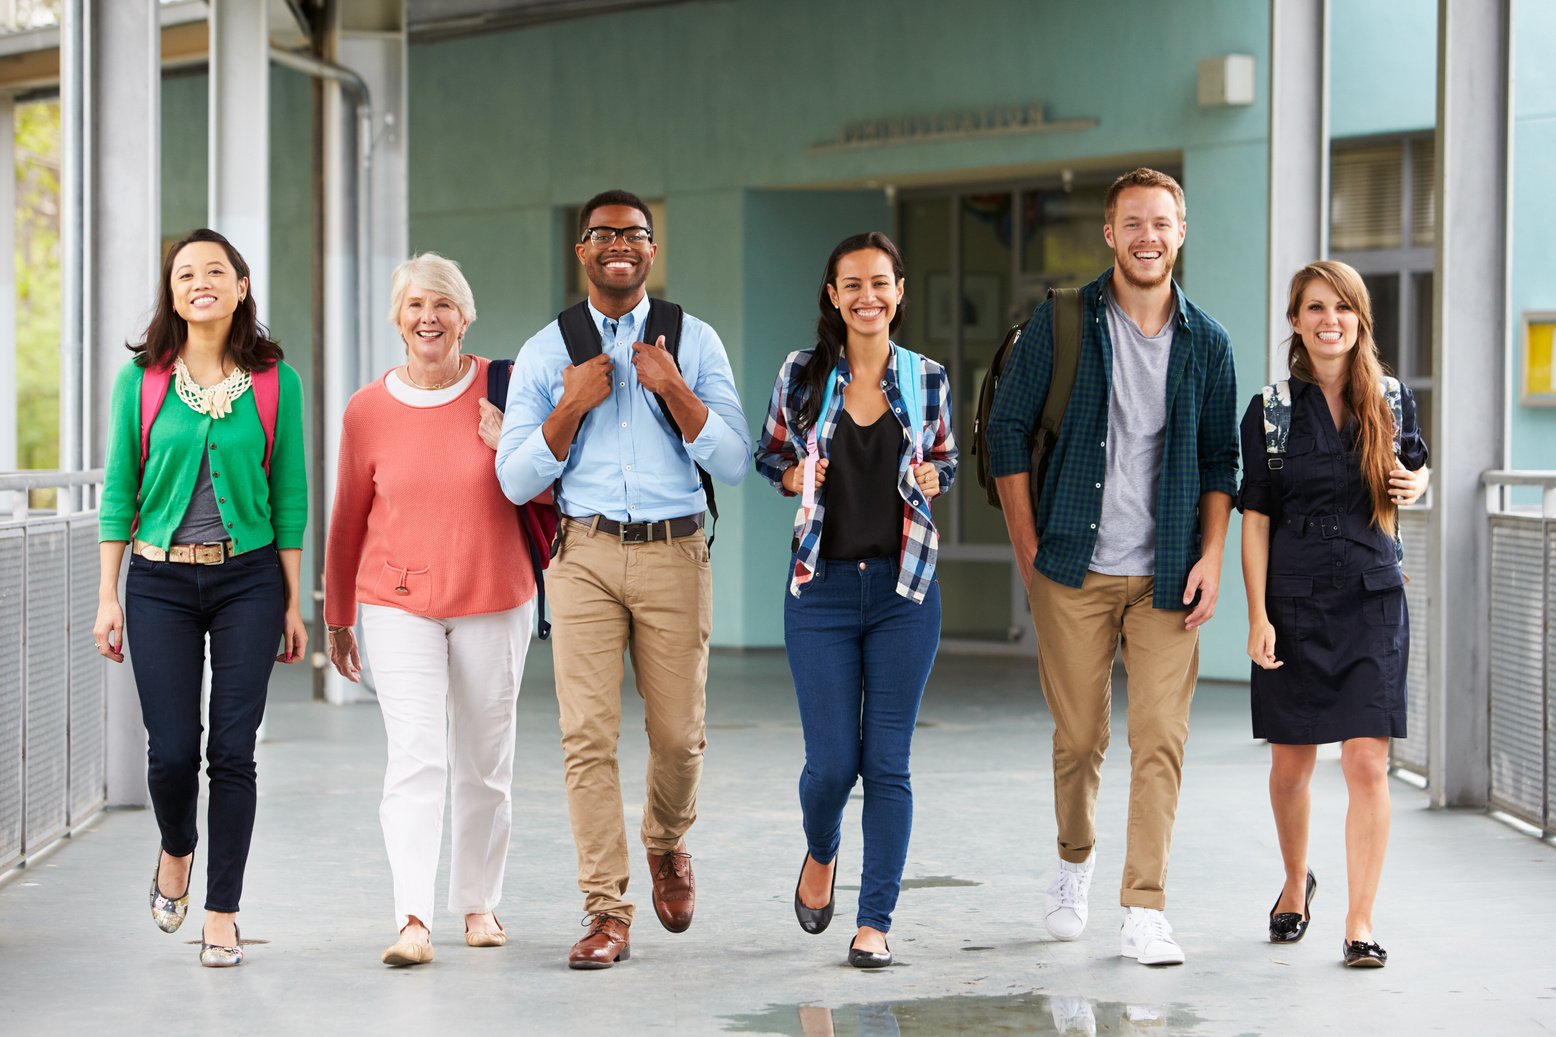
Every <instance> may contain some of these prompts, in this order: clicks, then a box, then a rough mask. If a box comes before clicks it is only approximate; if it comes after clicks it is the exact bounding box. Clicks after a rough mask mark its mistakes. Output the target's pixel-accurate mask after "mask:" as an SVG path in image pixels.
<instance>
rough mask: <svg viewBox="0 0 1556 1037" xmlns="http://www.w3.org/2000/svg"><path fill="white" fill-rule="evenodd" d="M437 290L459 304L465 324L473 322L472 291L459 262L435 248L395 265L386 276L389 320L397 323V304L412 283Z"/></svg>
mask: <svg viewBox="0 0 1556 1037" xmlns="http://www.w3.org/2000/svg"><path fill="white" fill-rule="evenodd" d="M413 285H414V286H415V287H417V288H425V289H427V290H428V291H433V292H437V293H438V294H439V295H441V296H444V297H445V298H447V299H450V300H452V301H453V303H454V305H455V306H457V307H459V315H460V316H461V317H463V318H464V319H465V323H466V324H474V323H475V295H474V294H473V293H472V292H471V291H470V282H469V281H466V280H465V275H464V274H463V273H461V272H460V269H459V264H458V263H456V262H454V261H453V260H452V259H448V258H445V257H443V256H440V255H438V254H437V253H436V252H422V253H420V254H419V255H414V256H412V257H411V258H410V259H407V260H406V261H405V262H403V263H401V264H400V265H399V266H397V267H395V268H394V274H393V275H392V276H391V277H390V279H389V323H390V324H399V322H400V304H401V303H403V302H404V301H405V293H406V292H408V291H410V289H411V287H412V286H413Z"/></svg>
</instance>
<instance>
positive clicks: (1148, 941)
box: [1119, 907, 1183, 965]
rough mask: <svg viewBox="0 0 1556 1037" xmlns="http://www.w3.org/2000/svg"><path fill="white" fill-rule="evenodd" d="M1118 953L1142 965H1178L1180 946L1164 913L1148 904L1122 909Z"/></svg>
mask: <svg viewBox="0 0 1556 1037" xmlns="http://www.w3.org/2000/svg"><path fill="white" fill-rule="evenodd" d="M1119 953H1120V954H1122V955H1123V956H1124V957H1126V958H1135V959H1136V960H1138V961H1139V962H1140V964H1142V965H1182V964H1183V948H1182V947H1179V946H1178V941H1177V940H1174V939H1173V938H1172V926H1170V925H1168V924H1167V916H1166V915H1164V914H1162V913H1161V912H1160V911H1153V910H1152V909H1151V908H1148V907H1130V908H1125V909H1124V933H1123V941H1122V946H1121V947H1120V949H1119Z"/></svg>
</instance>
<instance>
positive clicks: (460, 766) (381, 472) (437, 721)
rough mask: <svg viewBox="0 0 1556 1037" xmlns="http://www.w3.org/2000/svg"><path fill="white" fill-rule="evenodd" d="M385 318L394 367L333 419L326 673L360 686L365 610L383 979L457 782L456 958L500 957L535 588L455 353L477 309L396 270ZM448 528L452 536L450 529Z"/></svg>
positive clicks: (400, 955)
mask: <svg viewBox="0 0 1556 1037" xmlns="http://www.w3.org/2000/svg"><path fill="white" fill-rule="evenodd" d="M389 319H390V321H391V322H392V323H393V324H394V325H395V327H396V328H397V329H399V332H400V337H401V338H402V339H403V340H404V342H405V358H406V362H405V363H404V364H403V365H401V366H397V367H395V368H393V369H392V370H390V371H389V372H388V373H387V374H385V375H384V376H383V377H381V378H379V379H377V380H376V381H374V382H372V383H371V384H370V385H368V386H366V387H364V388H363V389H361V390H359V391H358V392H357V393H356V394H355V395H354V396H352V398H351V402H350V403H349V404H348V405H347V407H346V414H345V419H344V425H343V428H342V430H341V437H340V467H339V475H338V478H337V481H336V489H335V504H334V510H333V512H332V513H331V517H330V532H329V545H328V551H327V555H326V559H325V599H324V616H325V621H326V623H327V624H328V626H329V650H330V660H331V661H332V662H333V663H334V664H335V668H336V669H337V670H338V671H339V672H340V673H341V675H342V676H344V677H346V679H348V680H351V681H356V680H358V679H359V676H360V674H361V670H362V663H361V657H360V656H359V654H358V648H357V641H356V635H355V632H354V630H353V627H354V626H355V624H356V622H357V618H358V610H359V607H360V612H361V620H362V629H363V637H364V639H365V642H366V648H367V650H368V651H369V652H370V655H371V660H372V664H373V677H374V683H375V686H376V689H377V692H378V703H379V706H380V708H381V709H382V711H383V717H384V730H385V732H386V733H387V735H388V739H389V759H388V766H387V768H386V770H385V774H384V796H383V801H382V804H381V806H380V808H379V819H380V821H381V822H382V824H383V828H384V843H385V845H386V847H387V849H388V853H389V868H390V871H391V872H392V874H393V878H394V900H395V914H396V916H397V917H396V924H397V927H398V929H399V936H398V938H397V939H396V941H395V943H394V944H393V945H392V946H390V947H389V948H388V949H387V950H386V951H384V953H383V961H384V963H385V964H388V965H420V964H422V963H424V962H429V961H431V960H432V958H433V949H432V939H431V932H430V930H431V926H432V901H433V885H434V882H435V879H436V876H437V870H438V851H439V847H440V844H441V842H442V832H443V802H444V793H445V789H446V788H447V786H448V783H449V778H450V775H452V778H453V796H452V801H453V851H452V866H451V870H450V877H449V892H448V907H449V910H450V911H452V912H454V913H455V914H462V915H463V916H464V924H465V942H466V943H468V944H469V945H470V946H472V947H496V946H501V945H502V944H504V943H506V942H507V937H506V934H505V933H504V932H503V928H502V925H501V924H500V923H499V922H498V921H497V917H496V915H495V913H494V911H495V909H496V906H497V902H498V900H499V899H500V898H501V896H502V881H503V868H504V864H505V862H506V860H507V855H508V837H509V832H510V829H511V826H512V812H513V810H512V799H511V793H510V786H511V785H512V779H513V736H514V708H515V705H516V703H517V701H518V694H519V677H520V674H521V673H522V671H523V669H524V654H525V651H526V649H527V648H528V646H529V631H530V628H531V627H533V626H534V623H535V574H534V573H533V571H532V568H531V564H530V560H529V554H528V550H527V547H526V544H525V541H524V534H523V532H522V531H521V528H520V526H519V522H518V517H517V515H516V513H515V511H514V507H513V505H512V504H511V503H510V502H509V501H508V499H507V498H506V497H504V496H503V493H502V489H501V487H499V486H498V483H497V474H496V468H495V465H494V457H495V454H494V451H495V449H496V446H497V438H498V435H499V434H500V432H501V430H502V409H501V404H502V403H503V402H505V401H498V406H493V405H492V403H491V402H490V401H488V400H486V399H485V398H484V390H485V387H486V369H487V363H488V362H487V361H486V360H485V359H484V358H482V357H476V356H466V355H464V354H463V353H462V351H461V348H460V347H461V343H462V342H463V341H464V336H465V332H466V331H467V330H468V329H469V327H470V325H471V324H472V323H474V321H475V300H474V299H473V297H472V296H471V292H470V285H469V284H468V283H467V282H466V281H465V278H464V275H463V274H461V273H460V270H459V266H458V264H456V263H454V262H452V261H450V260H448V259H445V258H443V257H442V256H439V255H436V254H434V253H430V252H428V253H423V254H421V255H419V256H416V257H414V258H412V259H409V260H407V261H406V262H404V263H402V264H400V266H399V267H398V268H397V269H396V270H395V271H394V279H393V292H392V296H391V300H390V306H389ZM451 516H457V521H450V518H451Z"/></svg>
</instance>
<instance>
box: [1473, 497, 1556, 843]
mask: <svg viewBox="0 0 1556 1037" xmlns="http://www.w3.org/2000/svg"><path fill="white" fill-rule="evenodd" d="M1484 482H1485V485H1486V490H1487V493H1486V507H1487V511H1488V512H1489V513H1490V521H1491V574H1490V579H1491V641H1490V644H1489V645H1488V646H1487V656H1488V660H1489V665H1490V699H1491V702H1490V718H1489V720H1490V731H1489V742H1490V745H1489V752H1490V765H1491V766H1490V770H1491V788H1490V790H1489V797H1488V798H1489V801H1490V803H1491V805H1492V806H1493V807H1494V808H1495V809H1498V810H1502V811H1505V812H1507V813H1508V814H1511V815H1512V816H1514V817H1517V818H1519V819H1520V820H1522V821H1526V822H1528V823H1529V824H1531V825H1534V826H1535V827H1537V828H1539V829H1540V830H1541V831H1542V832H1545V833H1549V832H1550V831H1551V830H1552V826H1553V824H1556V790H1553V789H1552V783H1551V775H1552V771H1553V769H1556V737H1553V732H1552V723H1553V720H1556V718H1553V717H1552V710H1551V680H1552V678H1551V657H1552V649H1553V632H1552V622H1551V620H1552V617H1553V615H1556V585H1553V584H1556V580H1553V576H1556V472H1487V473H1486V475H1485V476H1484ZM1517 487H1526V488H1530V487H1532V488H1535V489H1538V490H1539V492H1540V497H1541V501H1540V503H1539V504H1515V503H1513V500H1514V491H1515V488H1517ZM1526 492H1528V491H1527V490H1526Z"/></svg>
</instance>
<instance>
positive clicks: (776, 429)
mask: <svg viewBox="0 0 1556 1037" xmlns="http://www.w3.org/2000/svg"><path fill="white" fill-rule="evenodd" d="M904 283H905V282H904V279H903V270H902V257H901V255H900V254H899V253H898V252H897V247H896V246H895V245H893V244H892V242H891V240H890V239H889V238H887V237H886V235H884V234H880V233H870V234H858V235H855V236H853V237H850V238H847V239H845V240H844V241H843V242H842V243H840V244H839V245H838V246H837V248H835V249H833V250H832V255H831V256H830V257H829V258H828V259H827V267H826V274H825V276H824V277H823V278H822V284H821V292H820V296H819V305H820V309H821V317H820V320H818V321H817V323H816V346H815V348H813V349H805V350H800V351H798V352H795V353H791V354H790V355H789V356H788V358H787V359H785V361H784V363H783V366H782V367H781V368H780V369H779V372H778V382H777V385H776V386H774V388H773V399H772V404H771V406H770V407H769V408H768V413H767V421H766V422H765V424H764V426H763V430H762V437H761V442H760V443H759V445H758V446H757V449H756V467H757V471H759V472H760V473H761V474H762V475H763V476H765V477H766V478H767V479H768V481H769V482H771V483H772V484H773V485H774V486H776V487H778V490H779V492H780V493H782V494H784V495H785V496H796V495H801V496H802V501H803V503H802V505H801V507H800V509H799V513H798V514H797V515H796V517H795V526H794V545H793V549H794V558H793V562H792V568H791V570H790V579H789V593H788V596H787V597H786V599H785V603H784V643H785V644H786V645H787V647H788V653H789V669H790V672H792V673H793V675H794V689H795V696H796V698H797V699H798V700H799V707H800V721H801V724H802V725H803V727H804V730H805V768H804V770H803V771H801V773H800V806H801V809H802V810H803V813H804V826H805V839H806V843H807V844H808V848H807V852H806V855H805V859H804V861H803V863H802V864H801V868H800V878H799V882H798V884H797V885H796V886H795V890H794V913H795V915H796V916H797V917H798V918H799V922H800V926H801V928H803V929H804V930H805V931H806V932H808V933H820V932H821V931H823V930H824V929H826V927H827V925H828V923H830V922H831V920H832V908H833V894H832V890H833V889H834V888H835V885H836V879H837V850H838V842H839V839H840V834H841V833H840V828H841V824H842V818H843V807H844V805H845V804H846V803H847V802H848V794H849V792H850V791H851V790H852V789H853V787H854V783H855V782H856V781H857V780H858V779H859V778H863V779H864V817H863V826H864V868H863V875H862V878H861V881H860V886H859V910H858V917H857V919H856V922H857V925H858V932H857V933H856V934H855V936H854V939H853V941H852V942H850V944H849V950H848V961H849V964H851V965H854V966H856V967H858V968H880V967H882V966H885V965H889V964H891V949H890V948H889V947H888V946H887V943H886V934H887V932H888V931H889V930H890V929H891V914H892V909H893V908H894V907H895V906H896V903H897V893H898V891H899V889H900V888H901V885H902V869H903V864H904V862H905V861H906V859H907V850H908V833H909V831H910V829H911V828H912V823H913V790H912V786H911V783H910V781H909V776H908V757H909V753H910V750H911V747H912V740H913V727H914V723H915V722H916V720H917V718H918V707H919V701H920V700H921V699H922V697H923V694H924V684H925V682H926V681H927V680H928V679H929V670H930V667H931V666H932V665H933V664H934V660H935V653H936V651H937V649H938V648H939V645H940V588H939V585H938V584H936V583H935V579H934V575H935V555H936V553H937V547H938V544H939V536H938V534H937V533H936V532H935V524H934V520H933V519H932V518H931V516H930V511H929V502H930V501H931V500H932V499H934V498H935V497H937V496H939V495H940V494H942V493H944V492H945V491H946V490H947V489H948V488H949V487H950V485H951V480H952V479H953V478H955V475H956V461H957V450H956V441H955V439H954V438H953V437H952V435H951V393H950V385H949V383H948V382H947V380H946V374H945V368H943V367H941V366H940V365H939V364H937V363H935V362H933V361H931V360H928V359H925V358H923V357H920V356H918V355H917V354H915V353H911V352H909V351H907V350H904V349H902V348H901V347H900V346H897V345H896V344H894V343H893V342H892V341H891V333H892V332H893V331H894V330H896V328H897V325H898V324H899V323H900V322H901V319H902V315H901V305H902V292H903V286H904Z"/></svg>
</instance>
